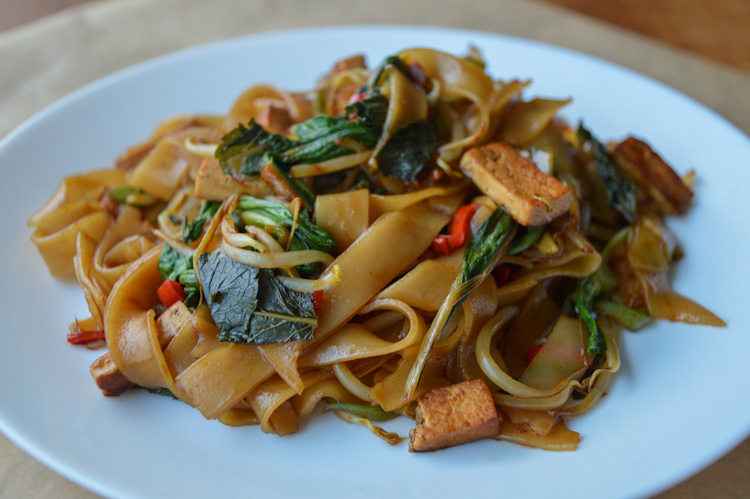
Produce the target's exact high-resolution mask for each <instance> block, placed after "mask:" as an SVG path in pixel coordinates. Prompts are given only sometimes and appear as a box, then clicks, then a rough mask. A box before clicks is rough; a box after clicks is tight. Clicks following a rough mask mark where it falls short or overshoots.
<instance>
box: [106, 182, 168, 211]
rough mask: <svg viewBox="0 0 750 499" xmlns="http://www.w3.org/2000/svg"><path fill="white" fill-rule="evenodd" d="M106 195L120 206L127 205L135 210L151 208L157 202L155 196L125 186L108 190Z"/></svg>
mask: <svg viewBox="0 0 750 499" xmlns="http://www.w3.org/2000/svg"><path fill="white" fill-rule="evenodd" d="M107 195H108V196H109V197H111V198H112V199H114V200H115V201H117V202H118V203H120V204H127V205H130V206H135V207H136V208H141V207H143V206H151V205H152V204H154V203H156V202H157V201H159V199H158V198H157V197H156V196H153V195H151V194H149V193H148V192H146V191H144V190H142V189H138V188H136V187H133V186H131V185H127V184H124V185H118V186H117V187H112V188H110V189H108V190H107Z"/></svg>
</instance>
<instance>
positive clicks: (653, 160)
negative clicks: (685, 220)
mask: <svg viewBox="0 0 750 499" xmlns="http://www.w3.org/2000/svg"><path fill="white" fill-rule="evenodd" d="M614 156H615V159H616V161H617V165H618V166H619V167H620V168H622V169H623V170H624V171H625V172H626V173H627V174H628V176H629V177H630V178H632V179H633V180H634V181H635V183H636V184H638V186H639V187H640V188H641V189H643V190H644V191H645V192H646V193H648V195H649V196H650V197H651V198H652V199H653V200H654V201H656V203H657V204H658V205H659V207H660V208H661V209H662V210H664V211H665V212H666V213H670V214H672V215H676V214H678V213H683V212H684V211H685V210H686V209H687V208H688V206H690V200H691V199H692V198H693V191H691V190H690V188H689V187H688V186H686V185H685V183H684V182H683V181H682V179H681V178H680V177H679V176H678V175H677V174H676V173H675V172H674V170H672V168H671V167H670V166H669V165H668V164H667V163H666V162H665V161H664V160H663V159H662V158H661V156H659V155H658V154H657V153H656V152H655V151H654V150H653V149H651V146H649V145H648V144H646V143H645V142H643V141H642V140H638V139H636V138H634V137H628V138H627V139H625V140H624V141H622V142H621V143H620V144H618V145H617V147H615V150H614Z"/></svg>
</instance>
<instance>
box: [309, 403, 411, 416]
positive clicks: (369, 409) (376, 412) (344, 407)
mask: <svg viewBox="0 0 750 499" xmlns="http://www.w3.org/2000/svg"><path fill="white" fill-rule="evenodd" d="M331 411H344V412H346V413H349V414H352V415H354V416H357V417H359V418H365V419H369V420H370V421H388V420H391V419H393V418H395V417H397V416H398V413H397V412H386V411H384V410H383V408H382V407H379V406H374V405H362V404H347V403H344V402H331V403H330V404H328V405H327V406H326V408H325V410H324V411H323V412H331Z"/></svg>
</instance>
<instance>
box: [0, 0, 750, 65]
mask: <svg viewBox="0 0 750 499" xmlns="http://www.w3.org/2000/svg"><path fill="white" fill-rule="evenodd" d="M92 1H95V0H2V3H0V32H2V31H3V30H7V29H9V28H13V27H16V26H20V25H22V24H24V23H27V22H30V21H33V20H35V19H38V18H40V17H43V16H46V15H49V14H52V13H54V12H58V11H60V10H63V9H66V8H69V7H73V6H76V5H82V4H85V3H91V2H92ZM541 1H543V2H546V3H549V4H555V5H558V6H560V7H565V8H568V9H571V10H574V11H576V12H579V13H582V14H586V15H588V16H591V17H594V18H596V19H599V20H601V21H605V22H607V23H610V24H614V25H616V26H619V27H620V28H625V29H628V30H631V31H634V32H637V33H640V34H643V35H646V36H648V37H651V38H654V39H657V40H660V41H662V42H665V43H668V44H670V45H673V46H675V47H679V48H682V49H685V50H688V51H690V52H693V53H695V54H698V55H700V56H703V57H707V58H710V59H713V60H715V61H719V62H722V63H725V64H728V65H730V66H733V67H735V68H738V69H742V70H745V71H750V1H748V0H658V1H655V0H606V1H601V0H541Z"/></svg>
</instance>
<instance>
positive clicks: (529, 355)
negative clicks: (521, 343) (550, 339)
mask: <svg viewBox="0 0 750 499" xmlns="http://www.w3.org/2000/svg"><path fill="white" fill-rule="evenodd" d="M543 346H544V343H539V344H538V345H535V346H533V347H531V348H529V351H528V352H526V357H525V358H524V361H525V362H526V365H527V366H528V365H529V364H531V361H532V360H534V357H536V354H538V353H539V350H541V349H542V347H543Z"/></svg>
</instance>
